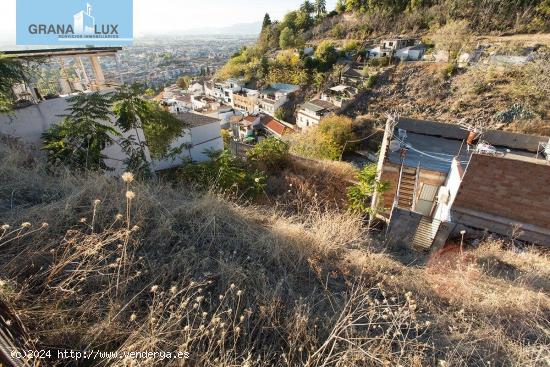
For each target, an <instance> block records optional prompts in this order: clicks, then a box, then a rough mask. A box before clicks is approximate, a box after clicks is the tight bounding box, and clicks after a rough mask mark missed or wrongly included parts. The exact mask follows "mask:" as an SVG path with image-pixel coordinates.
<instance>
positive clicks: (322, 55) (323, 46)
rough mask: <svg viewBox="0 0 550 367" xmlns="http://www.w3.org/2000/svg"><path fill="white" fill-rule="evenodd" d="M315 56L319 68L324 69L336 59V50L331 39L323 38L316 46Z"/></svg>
mask: <svg viewBox="0 0 550 367" xmlns="http://www.w3.org/2000/svg"><path fill="white" fill-rule="evenodd" d="M315 58H316V59H317V61H318V63H319V66H320V69H321V70H323V71H326V70H329V69H330V68H331V67H332V66H333V65H334V63H335V62H336V61H337V60H338V52H337V51H336V47H334V44H333V43H332V42H331V41H327V40H325V41H322V42H321V43H320V44H319V46H317V49H316V50H315Z"/></svg>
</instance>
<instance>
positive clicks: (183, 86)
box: [176, 68, 202, 89]
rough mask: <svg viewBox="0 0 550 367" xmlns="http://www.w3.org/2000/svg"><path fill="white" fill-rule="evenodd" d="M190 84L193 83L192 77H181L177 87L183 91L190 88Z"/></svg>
mask: <svg viewBox="0 0 550 367" xmlns="http://www.w3.org/2000/svg"><path fill="white" fill-rule="evenodd" d="M201 73H202V68H201ZM190 83H191V77H189V76H188V75H184V76H180V77H179V78H178V80H177V81H176V84H177V86H178V87H180V88H181V89H187V88H189V84H190Z"/></svg>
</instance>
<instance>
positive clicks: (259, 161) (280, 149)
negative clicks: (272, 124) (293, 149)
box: [247, 138, 290, 171]
mask: <svg viewBox="0 0 550 367" xmlns="http://www.w3.org/2000/svg"><path fill="white" fill-rule="evenodd" d="M247 158H248V159H249V160H250V161H251V162H252V163H253V164H255V165H257V166H258V167H259V168H260V169H264V170H268V171H275V170H277V169H281V168H284V167H285V166H286V165H287V163H288V160H289V158H290V154H289V147H288V144H287V143H285V142H283V141H281V140H279V139H276V138H267V139H264V140H262V141H260V142H259V143H258V144H256V145H255V146H254V148H252V149H250V150H249V151H248V152H247Z"/></svg>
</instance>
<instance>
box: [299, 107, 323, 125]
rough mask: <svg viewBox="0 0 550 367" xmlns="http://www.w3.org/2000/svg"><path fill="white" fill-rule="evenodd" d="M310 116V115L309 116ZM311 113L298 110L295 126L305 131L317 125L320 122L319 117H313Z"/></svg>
mask: <svg viewBox="0 0 550 367" xmlns="http://www.w3.org/2000/svg"><path fill="white" fill-rule="evenodd" d="M310 114H311V115H310ZM313 115H314V113H313V112H308V111H306V110H300V111H299V112H298V116H297V119H296V125H297V126H298V127H299V128H301V129H307V128H308V127H310V126H313V125H318V124H319V122H320V121H321V118H320V117H313Z"/></svg>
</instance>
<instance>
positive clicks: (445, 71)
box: [440, 62, 458, 80]
mask: <svg viewBox="0 0 550 367" xmlns="http://www.w3.org/2000/svg"><path fill="white" fill-rule="evenodd" d="M457 71H458V66H457V65H456V64H455V63H454V62H450V63H447V65H445V66H444V67H443V68H442V69H441V70H440V75H441V78H443V79H444V80H447V79H449V78H451V77H452V76H453V75H455V74H456V72H457Z"/></svg>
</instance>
